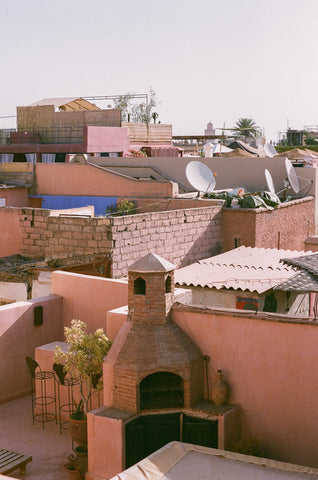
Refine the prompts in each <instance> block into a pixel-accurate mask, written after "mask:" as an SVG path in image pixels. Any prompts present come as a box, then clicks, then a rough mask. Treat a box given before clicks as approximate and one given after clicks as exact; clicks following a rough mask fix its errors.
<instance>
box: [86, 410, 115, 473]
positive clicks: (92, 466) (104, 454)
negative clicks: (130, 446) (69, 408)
mask: <svg viewBox="0 0 318 480" xmlns="http://www.w3.org/2000/svg"><path fill="white" fill-rule="evenodd" d="M87 420H88V422H87V423H88V445H89V455H88V471H89V472H94V474H87V475H86V480H93V479H96V478H100V479H102V478H112V477H113V476H114V475H116V474H118V473H119V472H120V471H122V466H123V457H124V451H123V435H124V432H123V423H122V421H121V420H120V419H116V418H109V417H102V416H98V414H97V415H92V414H88V419H87ZM105 435H106V437H107V439H108V442H107V449H106V450H105V448H104V443H105Z"/></svg>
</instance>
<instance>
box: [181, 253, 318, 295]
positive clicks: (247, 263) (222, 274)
mask: <svg viewBox="0 0 318 480" xmlns="http://www.w3.org/2000/svg"><path fill="white" fill-rule="evenodd" d="M311 253H312V252H308V253H307V252H297V251H292V250H278V249H271V248H256V247H244V246H243V247H239V248H236V249H234V250H230V251H229V252H225V253H222V254H221V255H216V256H214V257H209V258H205V259H203V260H200V261H198V262H196V263H194V264H192V265H189V266H187V267H184V268H180V269H178V270H176V271H175V283H177V284H179V285H187V286H195V287H208V288H216V289H218V290H219V289H221V288H226V289H230V288H231V289H234V290H248V291H250V292H257V293H263V292H265V291H266V290H269V289H271V288H273V287H275V286H276V285H278V284H280V283H282V282H284V281H286V280H288V279H290V278H291V277H293V276H294V275H295V268H294V267H293V266H289V265H285V264H284V263H282V262H280V260H281V259H282V258H289V257H290V258H292V257H293V258H295V257H296V256H297V255H299V256H305V255H309V254H311Z"/></svg>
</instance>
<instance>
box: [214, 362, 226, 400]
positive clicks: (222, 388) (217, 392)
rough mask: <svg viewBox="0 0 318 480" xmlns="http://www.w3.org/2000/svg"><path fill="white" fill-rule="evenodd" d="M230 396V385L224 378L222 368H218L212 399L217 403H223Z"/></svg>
mask: <svg viewBox="0 0 318 480" xmlns="http://www.w3.org/2000/svg"><path fill="white" fill-rule="evenodd" d="M228 397H229V386H228V384H227V383H226V381H225V380H224V379H223V372H222V370H218V373H217V379H216V382H215V383H214V384H213V385H212V401H213V402H214V403H215V405H223V404H224V403H226V401H227V399H228Z"/></svg>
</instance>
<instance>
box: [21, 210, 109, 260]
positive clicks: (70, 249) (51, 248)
mask: <svg viewBox="0 0 318 480" xmlns="http://www.w3.org/2000/svg"><path fill="white" fill-rule="evenodd" d="M49 213H50V212H49V210H43V209H32V208H23V209H21V211H20V214H19V223H20V229H21V232H22V245H21V250H20V252H19V253H21V254H22V255H25V256H28V257H37V258H39V257H43V258H46V259H48V260H50V259H58V258H67V257H72V256H85V255H92V254H105V253H110V252H111V248H112V240H111V228H110V219H107V218H97V217H96V218H81V217H76V216H72V217H70V216H69V217H68V216H66V217H63V216H61V217H53V216H52V217H51V216H50V215H49Z"/></svg>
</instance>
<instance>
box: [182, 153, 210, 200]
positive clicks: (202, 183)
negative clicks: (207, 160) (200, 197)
mask: <svg viewBox="0 0 318 480" xmlns="http://www.w3.org/2000/svg"><path fill="white" fill-rule="evenodd" d="M185 174H186V177H187V180H188V182H189V183H190V185H191V186H192V187H193V188H194V189H195V190H196V191H197V192H199V194H200V192H202V193H209V192H212V191H213V190H214V189H215V176H214V174H213V173H212V172H211V170H210V169H209V167H207V165H205V164H204V163H202V162H198V161H193V162H189V163H188V165H187V166H186V170H185Z"/></svg>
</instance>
